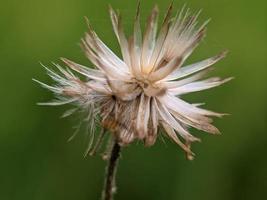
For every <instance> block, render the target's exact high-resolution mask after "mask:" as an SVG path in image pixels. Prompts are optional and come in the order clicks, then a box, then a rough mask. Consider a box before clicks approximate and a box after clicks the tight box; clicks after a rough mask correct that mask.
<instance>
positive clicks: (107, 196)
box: [102, 141, 121, 200]
mask: <svg viewBox="0 0 267 200" xmlns="http://www.w3.org/2000/svg"><path fill="white" fill-rule="evenodd" d="M120 150H121V147H120V145H119V144H118V143H117V142H116V141H115V142H114V144H113V147H112V151H111V153H110V157H109V161H108V165H107V168H106V178H105V185H104V188H103V193H102V200H112V199H113V194H114V193H115V192H116V181H115V176H116V171H117V167H118V160H119V157H120Z"/></svg>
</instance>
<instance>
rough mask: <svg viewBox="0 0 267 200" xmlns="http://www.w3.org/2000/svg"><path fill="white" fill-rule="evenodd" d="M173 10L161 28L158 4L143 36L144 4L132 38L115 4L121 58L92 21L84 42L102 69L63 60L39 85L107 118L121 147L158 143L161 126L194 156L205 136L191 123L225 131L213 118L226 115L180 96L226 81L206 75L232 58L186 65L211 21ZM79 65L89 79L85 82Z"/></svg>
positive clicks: (113, 16) (92, 115) (104, 120)
mask: <svg viewBox="0 0 267 200" xmlns="http://www.w3.org/2000/svg"><path fill="white" fill-rule="evenodd" d="M171 10H172V6H170V8H169V9H168V11H167V14H166V15H165V18H164V20H163V23H162V25H161V28H160V29H159V30H157V24H158V8H157V6H155V7H154V8H153V10H152V12H151V14H150V16H149V17H148V19H147V23H146V28H145V31H144V34H143V35H142V33H141V29H140V10H139V6H138V9H137V14H136V17H135V21H134V31H133V35H132V36H131V37H129V39H128V38H126V36H125V34H124V31H123V27H122V21H121V16H120V15H119V14H118V13H116V12H115V11H114V10H113V9H112V8H110V9H109V12H110V17H111V21H112V25H113V29H114V32H115V35H116V37H117V39H118V42H119V45H120V48H121V53H122V58H120V57H118V56H117V55H115V54H114V53H113V52H112V51H111V50H110V49H109V48H108V47H107V46H106V45H105V44H104V43H103V42H102V41H101V40H100V38H99V37H98V36H97V34H96V33H95V32H94V31H93V29H92V28H91V26H90V25H89V30H88V33H86V35H85V37H84V38H83V39H82V42H81V44H82V47H83V50H84V52H85V54H86V56H87V58H88V59H89V60H90V61H91V62H92V63H93V65H94V67H95V68H94V69H93V68H88V67H85V66H83V65H80V64H77V63H75V62H73V61H70V60H68V59H65V58H62V61H63V62H64V63H65V64H66V65H67V68H66V69H65V68H62V67H60V66H59V65H56V67H57V68H58V69H59V71H60V74H58V73H55V72H54V71H52V70H50V69H47V68H46V69H47V72H48V75H49V76H50V77H51V78H52V79H53V80H54V81H55V82H56V84H55V85H53V86H49V85H46V84H44V83H41V82H39V83H40V84H41V85H42V86H44V87H45V88H48V89H49V90H51V91H52V92H54V93H55V95H56V97H57V100H56V101H54V102H50V103H47V104H48V105H62V104H74V105H75V106H77V109H76V110H79V109H80V110H83V111H86V112H88V119H89V120H88V121H90V122H94V120H95V119H96V118H98V119H100V125H101V126H103V127H104V128H106V129H108V130H109V131H110V132H111V133H112V134H113V136H114V138H115V140H116V141H117V142H118V143H119V144H120V145H127V144H129V143H131V142H133V141H134V140H142V141H144V143H145V145H147V146H151V145H153V144H154V143H155V141H156V139H157V136H158V134H159V128H160V127H162V130H164V131H163V132H164V134H166V135H167V136H169V137H170V138H171V139H172V140H173V141H174V142H175V143H177V144H178V145H179V146H180V147H181V148H182V149H183V150H184V151H185V152H186V153H187V156H188V158H189V159H192V158H193V153H192V152H191V150H190V144H191V143H192V142H195V141H199V140H200V139H199V138H197V137H195V136H193V135H191V134H190V133H189V131H188V129H189V128H190V127H194V128H196V129H199V130H202V131H205V132H208V133H212V134H218V133H219V131H218V129H217V128H216V127H214V126H213V125H212V124H211V123H212V119H211V118H210V117H213V116H216V117H221V116H223V114H220V113H216V112H213V111H209V110H206V109H203V108H200V105H201V104H191V103H188V102H185V101H184V100H182V99H181V96H182V95H184V94H188V93H191V92H197V91H201V90H206V89H210V88H213V87H216V86H219V85H221V84H223V83H225V82H227V81H229V80H230V79H231V78H227V79H220V78H218V77H213V78H208V79H204V80H203V77H204V76H205V74H206V72H208V71H209V70H210V69H211V66H212V65H213V64H214V63H216V62H217V61H219V60H220V59H222V58H223V57H224V56H225V52H222V53H220V54H218V55H216V56H214V57H211V58H208V59H206V60H202V61H200V62H197V63H194V64H190V65H187V66H183V64H184V62H185V60H186V59H187V57H188V56H189V55H190V54H191V53H192V52H193V50H194V49H195V48H196V47H197V46H198V44H199V43H200V41H201V40H202V39H203V37H204V36H205V31H206V28H205V26H206V24H207V22H205V23H204V24H202V25H198V22H197V18H198V15H199V12H198V13H193V14H191V13H190V11H189V10H185V9H182V10H181V11H180V12H179V13H178V14H177V15H176V16H175V17H172V16H171ZM73 71H75V72H76V73H78V74H80V75H82V76H84V77H85V78H86V80H84V79H82V80H81V79H80V78H79V77H78V76H77V75H75V73H73ZM74 111H75V110H71V111H68V112H67V114H72V113H73V112H74Z"/></svg>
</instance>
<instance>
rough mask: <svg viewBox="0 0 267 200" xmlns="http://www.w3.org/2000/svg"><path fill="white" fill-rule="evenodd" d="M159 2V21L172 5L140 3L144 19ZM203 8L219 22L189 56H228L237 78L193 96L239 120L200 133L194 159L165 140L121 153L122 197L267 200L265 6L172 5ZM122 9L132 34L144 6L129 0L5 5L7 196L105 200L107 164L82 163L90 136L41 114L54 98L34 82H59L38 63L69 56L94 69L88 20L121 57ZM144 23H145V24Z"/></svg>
mask: <svg viewBox="0 0 267 200" xmlns="http://www.w3.org/2000/svg"><path fill="white" fill-rule="evenodd" d="M154 3H157V4H158V5H159V8H160V10H161V15H162V14H163V10H165V9H166V8H167V6H168V4H169V2H168V1H165V0H158V1H153V0H144V1H142V12H141V13H142V16H147V15H148V13H149V10H150V9H151V7H152V6H153V4H154ZM174 3H175V8H179V7H181V6H182V5H183V4H184V3H187V5H188V7H190V8H193V9H200V8H203V13H202V15H201V17H200V19H201V20H202V21H204V20H205V19H207V18H209V17H211V18H212V21H211V22H210V24H209V26H208V37H206V39H205V40H204V42H202V44H201V46H200V47H199V48H198V49H197V50H196V51H195V52H194V55H193V56H192V57H190V61H191V62H193V61H197V60H199V59H202V58H206V57H209V56H212V55H215V54H216V53H218V52H219V51H221V50H223V49H229V50H230V54H229V55H228V57H227V58H226V59H224V60H223V61H221V62H220V63H218V64H216V68H217V70H216V71H215V72H213V73H214V74H216V75H219V76H222V77H227V76H234V77H235V80H234V81H232V82H230V83H228V84H226V85H224V86H222V87H219V88H216V89H213V90H210V91H205V92H200V93H195V94H192V95H190V96H188V97H187V99H190V101H192V102H206V103H207V107H208V108H210V109H213V110H216V111H221V112H228V113H231V115H230V116H227V117H224V118H223V119H219V120H216V122H215V124H216V126H217V127H219V128H220V130H221V132H222V133H223V134H222V135H221V136H217V137H216V136H210V135H208V134H204V133H201V132H199V131H193V132H194V134H196V135H199V136H200V137H201V139H202V143H200V144H195V145H194V146H193V150H194V152H196V154H197V156H196V159H195V160H194V161H192V162H189V161H187V160H185V158H184V154H183V152H182V151H181V150H180V149H179V148H178V147H177V146H176V145H175V144H173V143H171V142H169V141H168V140H166V139H165V142H162V140H161V139H159V140H158V142H157V144H156V145H155V146H153V147H151V148H144V147H143V145H142V144H141V143H138V144H133V145H131V146H129V147H127V148H125V149H124V151H123V156H122V159H121V161H120V166H119V172H118V181H117V182H118V185H119V187H118V194H117V195H116V200H132V199H153V200H165V199H167V200H195V199H203V200H214V199H216V200H239V199H242V200H243V199H247V200H250V199H264V197H265V198H266V195H267V192H266V189H267V159H266V153H267V135H266V134H267V106H266V103H267V81H266V79H267V66H266V64H267V60H266V53H267V52H266V44H267V41H266V40H267V39H266V36H267V16H266V10H267V6H266V0H262V1H260V0H258V1H257V0H255V1H248V0H235V1H233V0H222V1H214V0H204V1H197V0H191V1H189V0H188V1H178V0H177V1H174ZM108 4H111V5H112V6H113V7H114V8H118V9H120V10H121V12H122V14H123V16H124V25H125V29H126V31H127V32H128V33H129V32H130V31H131V25H132V18H133V16H134V13H135V6H136V1H134V0H131V1H125V0H112V1H104V0H98V1H96V0H76V1H74V0H73V1H71V0H58V1H55V0H53V1H52V0H46V1H41V0H24V1H23V0H10V1H1V6H0V13H1V14H0V15H1V17H0V25H1V31H0V58H1V64H0V65H1V72H0V91H1V98H0V99H1V100H0V101H1V104H0V106H1V115H0V162H1V163H0V199H1V200H24V199H25V200H60V199H64V200H73V199H79V200H88V199H91V200H94V199H99V197H100V193H101V187H102V182H103V171H104V166H105V162H104V161H102V160H101V159H100V157H99V156H96V157H87V158H84V157H83V152H84V149H85V145H86V142H85V136H84V135H83V134H80V135H78V136H77V137H76V138H75V140H74V141H73V142H70V143H67V142H66V141H67V139H68V137H69V136H70V135H71V134H72V133H73V129H72V126H73V125H74V124H76V123H77V122H76V121H75V119H70V120H66V119H60V118H59V116H60V114H61V113H62V112H63V111H64V110H65V109H64V107H57V108H54V107H53V108H51V107H39V106H36V102H39V101H47V100H49V99H51V98H52V95H51V94H50V93H49V92H48V91H46V90H43V89H42V88H40V87H39V86H38V85H37V84H35V83H33V82H32V80H31V79H32V78H33V77H34V78H38V79H39V80H42V81H44V82H49V83H51V80H49V78H48V77H47V75H46V74H45V72H44V70H43V68H42V67H41V65H40V64H39V62H42V63H44V64H46V65H51V61H54V62H60V61H59V59H58V58H59V57H61V56H64V57H67V58H70V59H73V60H75V61H79V62H80V63H83V64H87V65H88V64H89V62H88V61H87V60H86V59H85V58H84V56H83V53H82V51H81V50H80V48H79V45H78V43H79V41H80V38H81V37H82V36H83V33H84V32H85V31H86V25H85V23H84V18H83V17H84V16H88V17H89V19H90V21H91V23H92V25H93V26H94V28H95V30H96V31H97V32H98V33H99V35H100V36H101V38H102V39H103V40H104V41H105V42H106V43H107V44H108V45H109V46H110V47H111V48H112V49H114V51H115V52H119V49H118V45H117V44H116V39H115V36H114V34H113V33H112V29H111V25H110V21H109V18H108V12H107V6H108ZM142 22H145V17H143V18H142Z"/></svg>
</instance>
